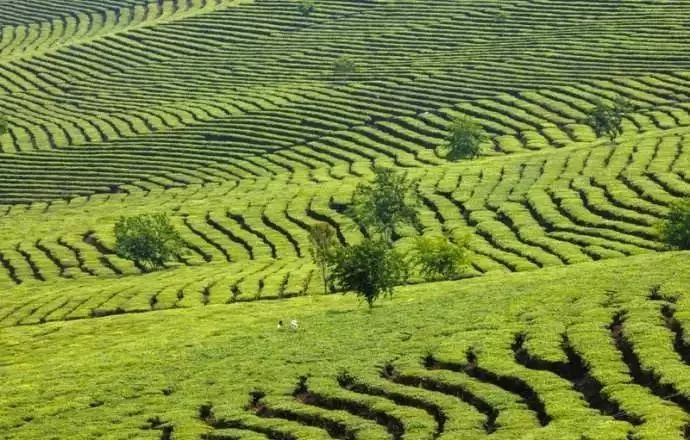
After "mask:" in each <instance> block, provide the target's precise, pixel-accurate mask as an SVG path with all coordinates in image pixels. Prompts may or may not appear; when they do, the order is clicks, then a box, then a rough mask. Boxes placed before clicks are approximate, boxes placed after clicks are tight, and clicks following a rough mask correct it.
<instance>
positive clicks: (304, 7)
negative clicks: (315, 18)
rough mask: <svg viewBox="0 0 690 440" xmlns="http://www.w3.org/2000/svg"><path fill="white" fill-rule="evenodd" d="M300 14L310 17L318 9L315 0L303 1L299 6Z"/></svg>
mask: <svg viewBox="0 0 690 440" xmlns="http://www.w3.org/2000/svg"><path fill="white" fill-rule="evenodd" d="M298 9H299V12H300V13H301V14H302V15H304V16H307V15H310V14H311V13H312V12H314V10H315V9H316V5H315V4H314V0H302V1H301V2H300V3H299V6H298Z"/></svg>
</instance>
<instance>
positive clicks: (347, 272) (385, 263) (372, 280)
mask: <svg viewBox="0 0 690 440" xmlns="http://www.w3.org/2000/svg"><path fill="white" fill-rule="evenodd" d="M407 273H408V270H407V265H406V263H405V260H404V259H403V257H402V256H401V255H400V254H398V253H397V252H396V251H395V250H393V249H391V247H390V245H389V243H387V242H385V241H383V240H365V241H364V242H362V243H360V244H358V245H355V246H350V247H343V248H341V249H339V250H338V251H337V253H336V255H335V257H334V258H333V272H332V275H331V277H332V279H333V281H334V282H335V283H336V285H337V286H338V287H339V288H340V289H342V290H343V291H345V292H348V291H352V292H355V294H357V296H360V297H361V298H363V299H364V300H365V301H366V302H367V304H368V305H369V308H371V307H373V305H374V302H375V301H376V300H377V299H378V298H379V297H381V296H382V295H383V296H392V295H393V288H394V287H395V286H397V285H399V284H401V283H403V282H404V281H405V279H406V278H407Z"/></svg>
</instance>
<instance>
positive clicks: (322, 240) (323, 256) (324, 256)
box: [309, 223, 340, 294]
mask: <svg viewBox="0 0 690 440" xmlns="http://www.w3.org/2000/svg"><path fill="white" fill-rule="evenodd" d="M309 241H310V243H311V248H310V251H311V256H312V258H313V259H314V262H315V263H316V264H317V266H319V270H320V271H321V280H322V281H323V293H324V294H327V293H328V292H329V289H328V282H329V266H330V264H331V262H332V261H333V258H334V257H335V254H336V252H337V250H338V248H339V247H340V242H339V241H338V237H337V234H336V231H335V229H334V228H333V226H331V225H329V224H328V223H317V224H315V225H313V226H312V227H311V228H310V229H309Z"/></svg>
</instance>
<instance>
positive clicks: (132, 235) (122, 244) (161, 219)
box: [115, 214, 183, 269]
mask: <svg viewBox="0 0 690 440" xmlns="http://www.w3.org/2000/svg"><path fill="white" fill-rule="evenodd" d="M182 247H183V241H182V238H181V237H180V235H179V234H178V232H177V231H176V230H175V228H174V227H173V225H172V223H171V222H170V219H169V218H168V216H167V215H166V214H141V215H137V216H133V217H120V220H118V222H117V223H116V224H115V251H116V252H117V254H118V255H120V256H121V257H123V258H127V259H130V260H133V261H136V262H138V263H141V264H143V265H145V266H149V267H151V268H153V269H155V268H160V267H163V265H164V263H165V262H166V261H168V260H170V259H171V258H173V257H175V256H177V255H178V254H179V253H180V251H181V249H182Z"/></svg>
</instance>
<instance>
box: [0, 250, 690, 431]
mask: <svg viewBox="0 0 690 440" xmlns="http://www.w3.org/2000/svg"><path fill="white" fill-rule="evenodd" d="M689 264H690V255H689V254H687V253H670V254H662V255H649V256H642V257H631V258H629V259H618V260H613V261H609V262H598V263H587V264H582V265H576V266H571V267H568V268H554V269H545V270H542V271H538V272H530V273H524V274H508V275H501V274H496V275H493V276H486V277H483V278H479V279H475V280H466V281H461V282H447V283H438V284H428V285H421V286H416V287H406V288H400V289H398V291H397V292H396V294H395V296H394V298H393V299H392V300H384V301H382V302H380V303H379V304H378V305H377V307H375V308H374V309H373V311H371V312H369V311H367V308H366V307H364V306H363V305H362V304H360V303H358V302H357V300H355V299H354V297H352V296H345V297H342V296H327V297H324V296H316V297H309V298H296V299H289V300H285V301H281V302H270V303H263V302H254V303H246V304H234V305H211V306H208V307H206V308H201V309H200V308H197V309H192V310H169V311H162V312H158V313H149V314H135V315H125V316H114V317H106V318H99V319H92V320H84V321H74V322H59V323H48V324H44V325H40V326H25V327H12V328H5V329H2V330H1V337H2V338H1V339H2V341H3V350H2V354H1V355H0V363H1V364H2V365H3V381H2V385H0V389H1V390H2V393H1V395H2V400H3V401H2V406H3V408H4V411H3V413H2V416H1V417H0V431H2V432H3V434H4V436H5V437H6V438H12V439H35V438H72V439H88V438H95V437H100V438H109V439H111V438H112V439H125V438H152V439H153V438H158V437H159V436H160V431H153V432H152V431H146V430H142V429H140V427H141V426H142V425H145V424H146V421H147V419H149V418H151V417H156V416H157V417H160V418H161V419H162V420H164V421H166V422H168V423H170V424H171V425H173V426H174V432H175V434H176V435H177V437H175V438H184V439H192V438H201V437H200V436H201V435H202V434H203V433H206V432H212V431H213V429H212V427H211V426H209V425H208V424H206V423H204V422H202V421H201V420H199V419H198V417H197V414H198V410H199V407H200V406H201V405H202V404H204V403H206V402H211V403H212V404H213V410H214V413H215V417H216V419H215V425H216V426H217V427H222V426H223V425H224V423H225V422H227V424H230V422H231V421H234V422H237V421H243V422H244V423H245V424H246V425H247V426H251V427H259V428H261V427H264V428H265V427H269V426H271V427H274V428H275V429H278V430H279V431H284V432H289V433H292V434H293V435H295V436H296V438H305V439H312V438H328V435H327V434H326V433H325V432H324V431H321V430H319V429H316V431H318V432H319V434H318V436H313V434H309V432H310V429H313V428H310V429H307V428H306V427H304V426H303V425H305V424H307V422H306V421H305V420H306V419H305V420H302V419H300V418H299V417H297V420H302V423H300V422H299V421H289V420H285V417H287V418H288V419H289V418H291V417H292V418H294V417H293V416H288V415H286V414H288V413H289V414H292V413H293V412H294V413H299V414H303V415H308V416H313V417H316V419H317V420H319V422H318V423H316V424H317V425H319V423H321V424H327V422H325V421H326V420H330V421H334V420H335V421H339V423H342V424H344V425H345V426H346V427H347V429H348V430H354V431H357V430H362V431H361V433H360V435H359V436H358V437H357V438H364V439H368V438H390V437H389V433H387V432H386V430H385V429H384V427H382V426H381V425H379V424H377V423H376V418H375V417H373V418H369V417H370V416H371V414H370V413H362V412H359V411H360V410H361V408H360V409H359V410H358V409H357V408H359V406H363V407H365V408H368V409H367V411H380V412H381V413H382V414H384V415H387V416H390V417H394V418H397V419H398V420H399V421H401V422H402V425H403V428H404V429H405V432H406V433H407V434H406V436H405V438H418V439H428V438H433V437H432V435H433V433H434V432H435V431H436V430H437V429H438V426H437V421H436V419H434V417H432V414H433V412H431V413H430V412H429V411H428V407H429V406H434V407H436V408H437V409H438V410H440V411H441V412H442V414H443V415H444V417H445V424H444V428H443V438H458V439H464V438H467V439H469V438H484V437H487V438H488V434H487V432H486V431H485V429H484V428H483V427H482V424H483V423H484V422H485V421H486V414H484V413H483V412H480V411H479V410H478V409H477V406H476V405H477V404H476V402H475V403H474V404H472V403H467V402H463V401H462V400H461V399H458V398H457V397H453V394H452V392H451V391H449V390H452V388H451V386H452V385H453V384H455V385H457V386H458V387H460V388H462V389H465V390H466V392H468V393H471V394H472V395H473V396H474V397H476V398H477V399H479V400H481V401H482V402H485V403H486V404H487V405H489V406H490V407H491V408H493V410H495V411H497V413H498V417H496V418H495V424H496V432H495V433H494V434H491V436H492V437H496V438H506V439H517V438H524V439H528V438H529V439H532V438H563V439H570V438H573V439H576V438H581V437H580V436H581V435H584V436H586V437H588V438H597V439H623V438H625V435H626V434H627V433H628V432H631V433H634V435H638V434H639V435H640V437H639V438H644V439H681V438H683V436H682V434H681V429H682V428H683V427H684V425H685V424H687V417H688V415H687V413H685V412H684V411H683V407H682V406H680V405H679V404H677V403H676V402H675V401H674V397H672V396H671V395H670V394H668V395H661V396H658V395H654V394H653V392H652V389H651V388H650V385H649V384H648V383H645V382H643V381H639V380H637V378H635V377H633V376H631V375H630V373H629V372H628V368H629V367H628V366H627V365H626V363H624V361H623V356H622V354H621V351H620V349H619V348H617V347H616V345H615V343H614V338H613V336H612V334H611V332H610V331H609V330H608V329H607V326H608V325H610V324H611V323H612V322H613V320H614V315H616V314H617V313H620V312H626V320H625V321H624V324H623V327H622V334H623V335H624V336H625V338H626V339H627V340H628V341H629V343H630V344H631V346H632V347H633V350H634V351H635V353H636V354H637V356H639V358H640V361H641V364H642V366H643V368H650V369H653V371H655V372H657V373H658V374H659V377H658V379H655V380H658V381H660V382H662V383H665V384H668V385H669V386H670V387H674V389H675V390H677V392H678V393H679V395H680V396H681V397H682V398H683V399H688V400H690V388H688V387H687V383H689V382H688V381H690V367H688V366H686V365H684V364H683V363H682V362H681V359H680V354H681V353H683V352H682V351H676V350H679V349H678V346H676V347H675V348H674V344H673V341H674V333H673V331H672V330H670V329H669V328H667V327H666V326H665V324H664V320H663V319H662V315H661V308H662V305H664V304H666V305H670V306H672V307H674V308H675V310H676V313H675V319H677V320H678V322H679V323H680V325H682V326H683V328H687V327H686V326H687V325H690V321H688V320H687V316H690V308H689V307H688V305H690V302H688V300H687V286H688V282H690V275H688V271H687V267H688V265H689ZM572 280H577V282H573V281H572ZM657 284H659V285H661V289H660V294H659V296H658V297H654V298H651V299H650V298H649V295H650V291H651V290H652V286H653V285H657ZM670 301H673V302H670ZM293 318H296V319H298V320H299V322H300V329H299V331H297V332H291V331H287V330H284V331H279V330H277V329H276V323H277V321H278V320H280V319H282V320H285V321H287V320H289V319H293ZM519 333H520V334H523V335H524V336H525V341H526V342H525V344H524V347H525V349H526V351H527V352H528V353H529V356H531V357H533V358H534V359H536V360H542V361H543V362H544V363H546V366H545V367H543V366H542V368H546V371H544V370H541V371H540V370H539V369H535V368H534V367H530V365H529V364H527V365H528V366H525V365H522V364H519V363H518V362H517V361H516V359H515V357H514V356H515V355H514V353H513V351H511V344H513V343H514V338H515V336H516V335H517V334H519ZM563 337H566V338H567V340H568V341H569V342H568V343H569V345H570V347H571V349H572V350H573V352H575V353H578V354H577V355H578V356H580V357H581V358H582V360H583V362H584V363H585V364H584V365H586V368H587V371H588V375H590V376H591V377H593V378H595V379H596V380H598V381H599V382H600V383H601V385H603V389H602V390H601V391H600V393H601V395H602V396H605V398H606V399H608V400H609V401H612V402H615V404H616V405H617V406H618V407H619V411H620V413H621V414H625V415H626V416H627V417H630V418H631V419H634V418H636V417H637V418H641V419H642V420H643V421H644V423H642V424H638V425H632V424H630V423H629V422H628V421H626V420H614V418H613V417H612V413H610V412H609V413H607V412H606V411H604V412H602V411H599V410H598V409H596V406H594V407H593V406H592V405H590V404H588V403H587V401H586V400H585V399H584V398H583V394H582V393H581V392H580V391H578V390H577V389H574V388H573V386H572V383H571V382H569V381H568V380H567V379H566V378H563V377H559V376H558V375H556V374H554V373H553V372H551V371H548V369H549V368H550V367H549V365H548V363H549V362H551V363H555V364H557V363H559V362H560V363H564V362H565V363H567V362H568V359H567V358H566V354H565V352H564V351H563V349H562V348H561V344H562V341H563V339H562V338H563ZM467 350H472V351H473V352H474V353H476V356H477V359H478V365H479V367H480V368H481V369H485V370H487V371H489V372H491V373H492V374H495V375H498V376H501V377H507V378H510V377H516V378H520V380H521V381H523V382H524V384H523V385H525V386H527V387H528V388H529V389H531V390H533V391H534V393H535V395H536V396H537V400H538V401H540V402H541V404H542V406H543V411H545V413H546V415H547V416H548V417H549V418H550V420H549V421H548V423H546V424H545V425H543V426H542V423H540V421H539V416H538V412H536V411H535V409H534V408H535V406H534V405H535V404H534V402H526V401H524V399H523V398H522V397H521V395H520V394H519V393H520V392H521V391H520V390H519V389H518V390H517V391H516V389H515V384H514V383H513V384H512V385H511V383H510V381H509V383H508V384H505V383H501V382H498V383H496V382H494V381H493V380H492V379H486V378H485V377H482V376H475V374H474V373H472V374H468V372H458V371H451V370H447V369H446V368H447V367H446V364H445V363H446V362H447V363H448V365H455V364H457V365H462V364H463V363H466V362H467V359H466V352H467ZM427 354H431V355H433V357H434V358H435V359H437V360H438V362H440V364H439V366H438V367H436V366H434V367H433V368H430V369H427V368H424V365H423V364H422V357H424V356H426V355H427ZM387 362H392V365H393V366H394V368H395V370H396V371H397V372H396V375H395V376H392V377H390V378H388V379H386V378H384V377H382V376H381V375H380V374H379V371H380V369H381V368H382V367H383V366H384V365H385V364H386V363H387ZM344 370H346V371H348V373H349V374H350V375H351V376H353V377H354V378H355V379H356V380H357V381H358V382H361V384H363V385H366V386H365V387H364V388H357V387H355V388H353V389H346V388H344V387H340V386H338V383H337V381H336V378H337V377H338V374H339V373H340V372H342V371H344ZM301 375H307V376H309V379H308V381H307V386H308V392H310V393H315V394H317V395H320V396H321V397H322V398H323V399H321V400H318V399H315V398H314V399H312V400H309V398H307V397H304V396H302V397H300V399H302V400H300V399H295V398H294V397H292V395H291V392H292V391H293V389H294V388H295V386H296V384H297V382H298V377H299V376H301ZM423 377H426V378H428V381H427V382H425V383H426V387H425V386H421V385H419V383H417V385H419V386H415V385H414V384H415V383H416V382H414V380H413V381H412V382H408V384H407V385H404V384H403V383H405V381H404V380H401V379H403V378H408V379H414V378H423ZM398 382H400V383H398ZM444 384H445V385H444ZM434 386H436V387H437V388H436V390H434V389H433V387H434ZM428 388H431V389H428ZM163 390H168V391H166V393H168V394H169V395H165V393H164V392H163ZM253 390H261V391H263V392H265V393H266V398H265V405H266V408H268V409H264V410H259V411H258V415H264V416H266V415H267V414H272V413H271V412H270V410H269V409H272V410H278V409H283V410H285V411H287V413H285V414H283V416H281V417H279V416H277V415H276V417H278V418H277V419H276V418H265V417H263V418H262V417H257V414H255V412H256V411H255V410H244V409H243V407H244V405H245V404H246V403H247V402H248V400H249V395H248V393H249V392H250V391H253ZM357 390H359V391H360V392H359V393H358V392H356V391H357ZM449 393H450V394H449ZM396 396H397V397H396ZM465 398H466V397H465ZM304 399H306V400H304ZM334 399H335V403H334ZM337 399H340V406H338V404H337V402H338V400H337ZM415 399H416V400H415ZM466 399H467V398H466ZM467 400H468V401H470V402H471V400H470V399H467ZM331 405H335V406H336V407H339V408H341V409H340V410H336V409H335V407H331ZM92 406H93V407H92ZM425 408H426V409H425ZM274 415H275V414H274ZM619 416H620V414H619ZM237 426H240V425H237ZM237 426H235V427H237ZM323 426H326V425H323ZM366 432H368V433H369V434H366V435H365V433H366ZM219 433H220V431H219ZM634 438H637V437H634Z"/></svg>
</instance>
